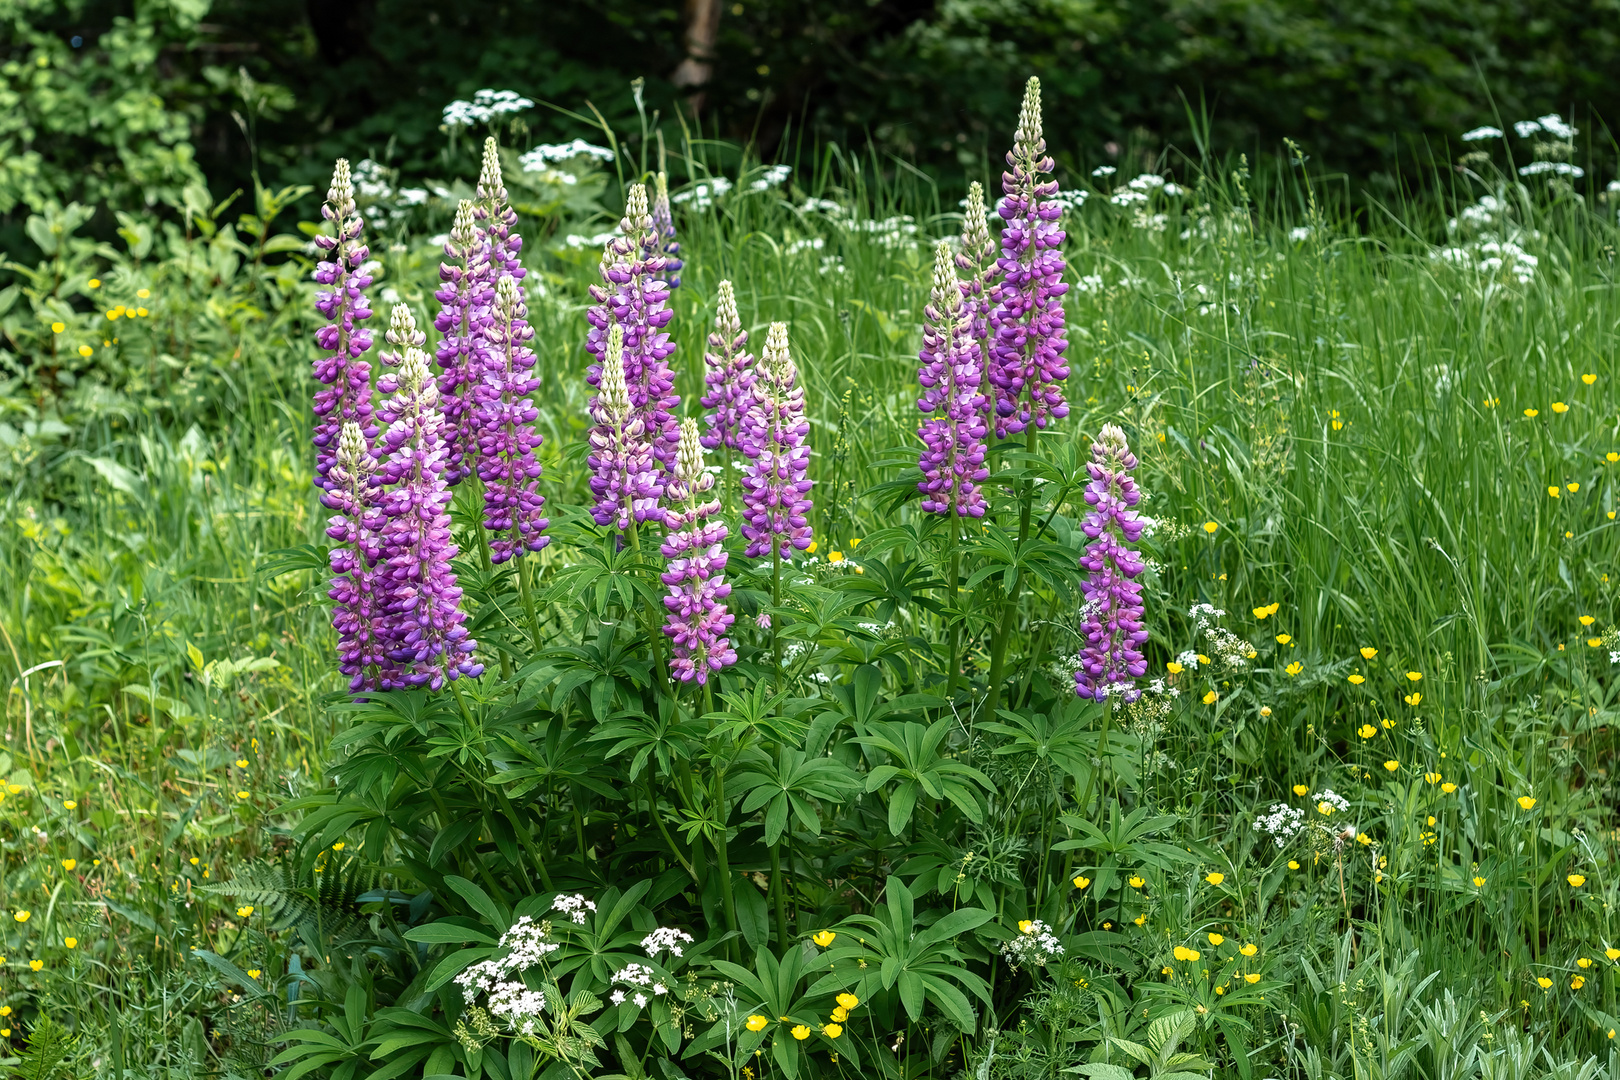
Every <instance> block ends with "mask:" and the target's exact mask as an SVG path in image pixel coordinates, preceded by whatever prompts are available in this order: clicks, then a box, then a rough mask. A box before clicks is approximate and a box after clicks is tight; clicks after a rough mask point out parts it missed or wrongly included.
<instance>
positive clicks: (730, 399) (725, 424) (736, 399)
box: [698, 281, 754, 450]
mask: <svg viewBox="0 0 1620 1080" xmlns="http://www.w3.org/2000/svg"><path fill="white" fill-rule="evenodd" d="M703 368H704V375H703V382H704V385H705V386H707V387H708V393H706V394H704V395H703V396H702V397H701V398H699V399H698V401H699V403H700V404H701V405H702V406H703V407H704V408H705V409H709V410H712V411H711V412H709V414H708V416H707V417H706V420H707V423H708V425H709V430H708V431H707V432H706V433H705V434H704V436H703V445H704V446H705V447H707V448H708V449H710V450H721V449H725V450H738V449H741V447H742V443H741V441H740V436H741V433H742V424H743V419H744V417H746V416H747V415H748V400H749V394H750V392H751V388H752V386H753V385H754V355H753V353H750V352H749V351H748V332H747V331H746V330H744V329H743V328H742V318H741V316H739V315H738V314H737V294H736V293H735V292H734V291H733V290H732V288H731V282H729V281H722V282H721V283H720V301H719V305H718V310H717V311H716V313H715V316H714V333H712V334H710V335H709V349H708V351H707V352H705V353H704V354H703Z"/></svg>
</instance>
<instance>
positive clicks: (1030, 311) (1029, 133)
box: [985, 78, 1069, 438]
mask: <svg viewBox="0 0 1620 1080" xmlns="http://www.w3.org/2000/svg"><path fill="white" fill-rule="evenodd" d="M1007 166H1008V171H1007V172H1004V173H1002V174H1001V186H1002V190H1003V191H1005V192H1006V197H1005V198H1003V199H1002V200H1001V205H1000V208H999V211H998V212H999V213H1000V214H1001V217H1002V220H1003V221H1005V222H1006V224H1005V226H1003V228H1002V230H1001V258H1000V259H999V260H997V262H996V266H997V268H998V269H999V271H1000V280H999V281H997V283H996V285H995V287H994V288H993V289H992V290H991V295H990V296H989V298H988V299H989V300H990V302H991V303H992V304H993V305H994V306H993V308H992V310H991V312H990V326H989V334H990V355H989V356H988V357H986V360H985V370H986V373H987V374H988V375H989V378H990V383H991V385H992V386H993V387H994V388H995V399H996V436H997V437H998V438H1006V437H1007V436H1008V435H1010V434H1013V433H1015V432H1019V431H1023V430H1024V429H1025V428H1026V427H1028V426H1029V425H1030V424H1031V423H1033V424H1034V425H1035V426H1036V427H1037V428H1044V427H1046V426H1047V424H1049V423H1050V422H1051V421H1052V420H1053V419H1054V418H1056V419H1062V418H1063V417H1065V416H1068V415H1069V406H1068V405H1067V404H1066V403H1065V402H1064V400H1063V392H1062V391H1061V390H1060V389H1059V388H1058V385H1057V384H1058V383H1060V382H1062V381H1063V380H1064V379H1067V378H1068V377H1069V368H1068V365H1067V364H1065V363H1064V362H1063V350H1064V349H1066V348H1068V345H1069V343H1068V341H1066V340H1065V339H1064V336H1063V294H1064V293H1065V292H1067V291H1068V288H1069V287H1068V286H1067V285H1065V284H1064V283H1063V280H1062V279H1063V252H1062V250H1061V248H1062V244H1063V230H1062V229H1061V228H1059V227H1058V222H1059V221H1060V220H1061V219H1062V217H1063V206H1062V204H1060V203H1058V202H1057V201H1056V200H1055V199H1054V198H1053V197H1054V196H1055V195H1056V194H1057V190H1058V186H1057V182H1056V181H1046V182H1042V181H1041V180H1040V176H1041V174H1043V173H1050V172H1051V171H1052V169H1053V168H1054V166H1053V163H1052V159H1051V158H1050V157H1048V156H1047V155H1046V140H1045V139H1044V138H1042V137H1041V84H1040V80H1039V79H1035V78H1031V79H1030V80H1029V84H1028V86H1027V87H1026V89H1025V91H1024V105H1023V109H1022V111H1021V112H1020V114H1019V117H1018V133H1017V135H1016V137H1015V138H1014V140H1013V149H1012V150H1011V152H1009V153H1008V154H1007Z"/></svg>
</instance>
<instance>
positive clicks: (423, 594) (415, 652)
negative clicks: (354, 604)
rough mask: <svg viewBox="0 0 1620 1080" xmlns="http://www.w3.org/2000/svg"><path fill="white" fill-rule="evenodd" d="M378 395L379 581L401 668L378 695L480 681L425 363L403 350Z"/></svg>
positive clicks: (434, 394) (435, 400)
mask: <svg viewBox="0 0 1620 1080" xmlns="http://www.w3.org/2000/svg"><path fill="white" fill-rule="evenodd" d="M378 388H379V389H380V390H382V391H383V392H384V393H385V394H390V395H392V396H391V397H389V398H388V399H387V400H385V401H384V402H383V406H382V409H381V416H382V419H383V421H384V422H385V423H387V425H388V429H387V430H386V431H385V432H384V433H383V436H382V439H381V440H380V442H379V446H378V448H377V456H378V457H379V458H381V467H380V468H379V470H378V473H379V475H378V480H379V482H380V483H382V484H384V485H387V492H388V493H387V495H385V496H384V498H383V506H382V509H383V513H384V514H385V515H386V517H387V524H386V525H384V527H383V533H382V560H383V564H382V566H381V568H380V569H379V574H380V576H381V577H382V579H383V581H384V586H383V587H384V589H385V590H386V595H387V607H386V614H387V617H388V632H387V635H386V639H387V644H388V655H389V658H390V659H391V660H392V661H393V662H394V663H395V664H396V665H398V668H397V669H396V670H394V671H392V672H390V673H387V674H385V676H384V679H383V682H382V686H383V689H385V690H386V689H398V688H401V687H406V686H421V685H424V684H425V685H427V686H428V687H429V688H431V689H434V690H437V689H439V688H440V687H442V686H443V685H444V680H445V679H446V678H447V677H448V678H451V679H456V678H459V677H460V676H462V675H467V676H473V677H476V676H478V675H481V674H483V671H484V667H483V665H482V664H479V663H477V662H475V661H474V660H473V658H472V653H473V650H474V649H475V648H477V642H475V641H473V639H472V638H471V637H470V636H468V634H467V629H466V627H465V626H463V625H462V624H463V623H464V622H465V621H466V618H467V616H466V614H465V613H464V612H463V611H462V610H461V589H460V588H458V587H457V585H456V575H455V572H454V571H452V570H451V568H450V560H451V559H453V558H454V557H455V556H456V554H457V550H456V546H455V544H454V543H453V542H452V541H451V539H450V489H449V488H448V487H447V486H446V485H445V482H444V443H443V437H444V417H443V416H442V415H441V414H440V412H439V391H438V387H437V386H436V385H435V384H434V381H433V378H432V376H431V375H430V374H429V373H428V360H427V356H426V355H425V354H424V353H423V352H422V351H421V350H420V349H416V348H407V349H406V350H405V358H404V360H403V361H402V362H401V363H400V366H399V370H398V371H393V372H389V373H388V374H386V375H384V376H383V377H382V379H381V380H380V381H379V383H378Z"/></svg>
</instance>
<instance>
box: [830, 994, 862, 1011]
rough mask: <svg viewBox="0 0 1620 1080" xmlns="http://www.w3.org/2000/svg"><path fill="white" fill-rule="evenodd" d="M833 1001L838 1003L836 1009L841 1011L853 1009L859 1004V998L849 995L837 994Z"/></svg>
mask: <svg viewBox="0 0 1620 1080" xmlns="http://www.w3.org/2000/svg"><path fill="white" fill-rule="evenodd" d="M833 1000H834V1001H836V1002H838V1007H839V1008H841V1009H853V1008H854V1007H855V1006H857V1005H859V1004H860V1003H861V999H860V998H858V997H856V996H855V995H854V994H850V993H843V994H839V995H838V996H837V997H836V998H834V999H833Z"/></svg>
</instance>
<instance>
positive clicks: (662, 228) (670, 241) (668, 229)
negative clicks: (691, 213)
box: [652, 173, 686, 289]
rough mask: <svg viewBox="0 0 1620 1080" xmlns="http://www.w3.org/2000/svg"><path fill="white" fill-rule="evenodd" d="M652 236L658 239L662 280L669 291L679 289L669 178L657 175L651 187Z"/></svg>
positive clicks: (679, 263)
mask: <svg viewBox="0 0 1620 1080" xmlns="http://www.w3.org/2000/svg"><path fill="white" fill-rule="evenodd" d="M652 223H653V234H654V235H655V236H657V237H658V243H659V247H660V248H661V249H662V251H663V255H664V278H665V280H666V281H668V282H669V287H670V288H671V289H678V288H680V287H681V267H683V266H685V265H686V264H685V263H683V262H682V261H681V258H680V255H681V242H680V241H679V240H677V239H675V215H674V214H673V213H672V212H671V211H670V208H669V177H667V176H665V175H664V174H663V173H659V174H658V178H657V181H656V183H655V184H654V186H653V203H652Z"/></svg>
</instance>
